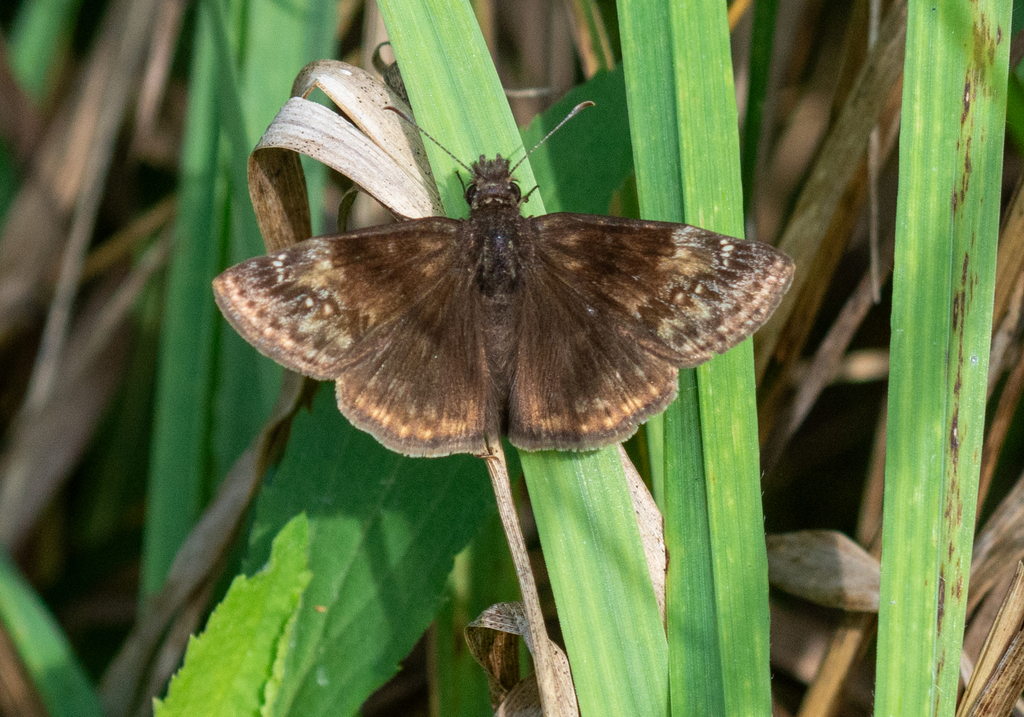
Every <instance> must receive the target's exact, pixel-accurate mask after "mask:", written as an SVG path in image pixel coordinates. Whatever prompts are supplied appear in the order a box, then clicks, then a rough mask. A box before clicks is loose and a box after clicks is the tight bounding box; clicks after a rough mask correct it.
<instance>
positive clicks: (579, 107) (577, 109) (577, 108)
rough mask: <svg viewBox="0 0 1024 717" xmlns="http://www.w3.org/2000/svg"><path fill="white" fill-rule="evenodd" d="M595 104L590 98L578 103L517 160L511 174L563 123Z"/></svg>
mask: <svg viewBox="0 0 1024 717" xmlns="http://www.w3.org/2000/svg"><path fill="white" fill-rule="evenodd" d="M593 106H594V103H593V102H591V101H590V100H587V101H586V102H580V103H579V104H578V105H576V106H575V107H573V108H572V111H571V112H570V113H569V114H567V115H566V116H565V119H563V120H562V121H561V122H559V123H558V124H557V125H555V128H554V129H553V130H551V131H550V132H548V133H547V134H546V135H544V137H543V139H541V141H540V142H538V143H537V144H535V145H533V149H531V150H530V151H529V152H527V153H526V154H524V155H523V158H522V159H520V160H519V161H518V162H516V164H515V166H514V167H512V169H510V170H509V174H512V173H513V172H515V171H516V169H518V168H519V165H520V164H522V163H523V162H525V161H526V158H527V157H529V156H530V155H531V154H533V153H534V151H535V150H536V149H537V147H540V146H541V145H542V144H544V143H545V142H547V141H548V138H549V137H551V135H553V134H554V133H555V132H557V131H558V130H560V129H562V125H563V124H565V123H566V122H568V121H569V120H571V119H572V118H573V117H575V116H576V115H578V114H579V113H580V112H582V111H583V110H585V109H586V108H587V107H593Z"/></svg>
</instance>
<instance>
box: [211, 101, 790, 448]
mask: <svg viewBox="0 0 1024 717" xmlns="http://www.w3.org/2000/svg"><path fill="white" fill-rule="evenodd" d="M566 119H568V118H566ZM517 166H518V165H517ZM471 171H472V174H473V179H472V182H471V183H470V184H469V186H468V187H467V188H466V191H465V197H466V202H467V203H468V204H469V207H470V211H469V218H468V219H465V220H458V219H448V218H446V217H428V218H425V219H416V220H408V221H404V222H399V223H397V224H392V225H387V226H380V227H371V228H368V229H361V230H358V231H353V232H349V233H346V234H340V235H337V236H326V237H317V238H313V239H309V240H307V241H304V242H301V243H299V244H296V245H295V246H293V247H290V248H288V249H285V250H283V251H279V252H276V253H275V254H273V255H270V256H260V257H256V258H253V259H249V260H248V261H245V262H242V263H241V264H238V265H236V266H234V267H231V268H230V269H228V270H227V271H225V272H224V273H222V274H221V275H220V276H218V277H217V278H216V279H215V280H214V282H213V287H214V293H215V295H216V299H217V304H218V305H219V306H220V309H221V311H222V312H223V314H224V316H225V317H226V318H227V320H228V321H229V322H230V324H231V325H232V326H233V327H234V328H235V330H236V331H238V333H239V334H241V335H242V337H243V338H245V340H246V341H248V342H249V343H251V344H252V345H253V346H255V347H256V349H257V350H258V351H260V353H262V354H264V355H266V356H269V357H270V358H272V359H274V360H275V361H277V362H278V363H280V364H281V365H283V366H285V367H286V368H288V369H291V370H292V371H296V372H298V373H300V374H303V375H305V376H310V377H312V378H315V379H317V380H320V381H327V380H331V381H335V382H336V386H337V399H338V408H339V409H340V410H341V412H342V413H343V414H344V415H345V416H346V417H347V418H348V419H349V421H351V422H352V424H353V425H355V426H356V427H357V428H360V429H362V430H364V431H367V432H369V433H370V434H372V435H373V436H374V437H375V438H376V439H377V440H379V441H380V442H381V443H382V444H384V445H385V446H386V447H388V448H390V449H391V450H394V451H397V452H400V453H405V454H407V455H413V456H444V455H448V454H452V453H476V454H482V453H485V452H486V450H487V445H488V443H489V442H494V441H496V440H497V439H498V438H499V436H501V435H507V436H508V438H509V441H510V442H511V443H512V445H514V446H516V447H517V448H521V449H525V450H529V451H538V450H547V449H556V450H588V449H593V448H598V447H601V446H605V445H609V444H611V443H615V442H618V441H622V440H624V439H626V438H628V437H629V436H630V435H632V434H633V433H634V432H635V431H636V429H637V426H638V425H639V424H640V423H641V422H643V421H644V420H645V419H647V418H648V417H650V416H652V415H654V414H655V413H658V412H660V411H662V410H663V409H664V408H665V407H666V406H667V405H668V404H669V403H670V402H671V401H672V400H673V399H674V398H675V395H676V387H677V376H678V370H679V368H689V367H693V366H696V365H698V364H701V363H703V362H705V361H707V360H708V359H710V358H711V357H712V356H713V355H714V354H717V353H722V352H724V351H726V350H727V349H729V348H731V347H733V346H735V345H736V344H738V343H739V342H740V341H742V340H743V339H745V338H746V337H748V336H750V334H752V333H753V332H754V331H755V330H756V329H757V328H758V327H760V326H761V325H762V324H763V323H764V322H765V321H766V320H767V319H768V317H769V316H770V315H771V313H772V311H773V310H774V309H775V307H776V306H777V305H778V303H779V301H780V299H781V298H782V295H783V294H784V293H785V292H786V290H787V289H788V288H789V283H790V280H791V278H792V275H793V262H792V261H791V260H790V259H789V257H787V256H786V255H785V254H782V253H781V252H779V251H777V250H776V249H773V248H772V247H770V246H768V245H767V244H762V243H759V242H748V241H740V240H737V239H733V238H731V237H728V236H724V235H722V234H716V233H714V232H710V231H707V230H704V229H699V228H697V227H693V226H689V225H686V224H670V223H665V222H652V221H642V220H637V219H620V218H615V217H602V216H593V215H587V214H571V213H561V214H548V215H545V216H540V217H524V216H522V215H521V214H520V207H521V206H522V204H523V203H524V202H525V201H526V198H524V197H522V196H521V193H520V190H519V186H518V184H517V183H516V182H515V180H514V179H513V178H512V171H514V168H513V169H512V170H510V168H509V162H508V160H506V159H504V158H503V157H502V156H501V155H498V156H496V157H495V158H494V159H493V160H487V159H485V158H484V157H483V156H481V157H480V159H479V161H477V162H474V163H473V166H472V169H471Z"/></svg>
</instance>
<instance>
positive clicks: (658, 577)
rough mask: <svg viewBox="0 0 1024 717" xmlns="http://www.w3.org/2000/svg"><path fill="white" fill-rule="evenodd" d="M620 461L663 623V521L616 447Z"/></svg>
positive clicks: (665, 567)
mask: <svg viewBox="0 0 1024 717" xmlns="http://www.w3.org/2000/svg"><path fill="white" fill-rule="evenodd" d="M619 458H620V459H621V460H622V467H623V469H624V470H625V472H626V484H627V485H628V486H629V495H630V497H631V498H632V499H633V512H635V513H636V522H637V527H639V528H640V542H641V543H643V546H644V556H645V557H646V558H647V570H648V573H649V574H650V576H651V583H653V585H654V597H655V599H656V600H657V601H658V613H659V614H660V615H661V622H662V624H665V576H666V574H667V571H668V552H667V550H666V548H665V518H664V516H662V514H661V511H660V510H658V504H657V503H655V502H654V496H652V495H651V492H650V491H649V490H647V484H646V483H644V481H643V478H641V477H640V474H639V473H638V472H637V470H636V467H635V466H634V465H633V462H632V461H631V460H629V456H628V455H627V454H626V449H625V448H623V447H622V446H619Z"/></svg>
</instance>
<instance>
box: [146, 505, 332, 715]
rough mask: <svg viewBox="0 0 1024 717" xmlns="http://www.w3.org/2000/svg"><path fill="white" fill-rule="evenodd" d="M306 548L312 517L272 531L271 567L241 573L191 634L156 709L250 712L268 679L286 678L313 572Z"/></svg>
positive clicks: (170, 712) (254, 709) (256, 706)
mask: <svg viewBox="0 0 1024 717" xmlns="http://www.w3.org/2000/svg"><path fill="white" fill-rule="evenodd" d="M308 549H309V524H308V522H307V520H306V517H305V516H304V515H299V516H296V517H295V518H293V519H292V520H291V521H290V522H289V523H288V524H287V525H286V526H285V527H284V528H283V529H282V530H281V532H280V533H279V534H278V535H277V537H275V538H274V541H273V547H272V548H271V551H270V560H269V562H268V563H267V565H266V567H265V568H264V569H263V570H261V571H260V572H258V573H257V574H255V575H253V576H252V577H246V576H244V575H239V576H238V577H236V578H235V579H234V580H233V581H232V583H231V587H230V588H229V589H228V592H227V595H225V596H224V599H223V600H222V601H221V603H220V605H218V606H217V608H216V609H215V610H214V611H213V614H212V615H210V619H209V621H208V622H207V623H206V629H205V630H204V631H203V634H202V635H200V636H199V637H193V638H191V639H190V640H189V646H188V652H187V653H186V654H185V664H184V665H183V666H182V668H181V669H180V670H179V671H178V673H177V674H175V676H174V677H173V678H172V679H171V684H170V687H169V688H168V692H167V698H166V699H165V700H163V701H160V700H157V701H156V704H155V714H156V717H174V716H175V715H182V717H186V716H187V717H203V715H210V717H232V715H239V717H241V716H242V715H245V716H247V717H248V716H251V715H253V714H255V713H257V712H258V711H260V709H261V706H262V705H263V700H264V696H265V694H266V691H267V686H268V684H269V683H271V682H272V681H276V680H278V679H279V678H280V676H279V674H276V671H275V667H276V664H277V660H278V657H279V653H280V649H281V646H282V644H287V642H288V638H289V633H290V626H291V625H292V624H293V616H294V615H295V613H296V610H297V608H298V605H299V599H300V598H301V596H302V592H303V590H305V588H306V585H307V584H309V581H310V578H311V577H312V573H311V572H310V571H309V569H308V567H307V563H308V561H307V551H308ZM271 692H272V690H271Z"/></svg>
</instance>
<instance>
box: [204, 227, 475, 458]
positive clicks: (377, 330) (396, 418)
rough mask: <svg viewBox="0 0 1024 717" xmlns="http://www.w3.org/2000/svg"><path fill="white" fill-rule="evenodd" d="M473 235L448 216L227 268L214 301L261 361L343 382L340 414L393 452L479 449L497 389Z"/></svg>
mask: <svg viewBox="0 0 1024 717" xmlns="http://www.w3.org/2000/svg"><path fill="white" fill-rule="evenodd" d="M466 234H467V232H466V225H465V223H463V222H458V221H454V220H449V219H445V218H441V217H438V218H432V219H425V220H420V221H417V222H406V223H402V224H397V225H392V226H388V227H377V228H373V229H367V230H362V231H358V232H353V233H351V234H346V235H342V236H337V237H322V238H317V239H310V240H307V241H305V242H301V243H300V244H297V245H295V246H294V247H291V248H289V249H287V250H284V251H282V252H277V253H275V254H272V255H270V256H263V257H256V258H254V259H250V260H248V261H246V262H243V263H242V264H239V265H237V266H235V267H232V268H231V269H228V270H227V271H225V272H224V273H223V274H221V275H220V276H219V277H218V278H217V279H216V280H215V282H214V292H215V295H216V298H217V303H218V305H219V306H220V307H221V310H222V311H223V313H224V315H225V316H226V317H227V318H228V321H229V322H230V323H231V325H232V326H233V327H234V328H235V329H236V330H237V331H238V332H239V333H240V334H241V335H242V336H243V337H244V338H245V339H246V340H248V341H249V342H250V343H252V344H253V345H254V346H255V347H256V348H257V349H259V350H260V352H261V353H263V354H264V355H266V356H269V357H270V358H272V359H274V360H275V361H277V362H279V363H281V364H282V365H284V366H285V367H287V368H289V369H292V370H294V371H297V372H299V373H302V374H304V375H307V376H311V377H313V378H316V379H319V380H334V381H337V396H338V407H339V408H340V410H341V411H342V413H343V414H345V416H346V417H347V418H348V419H349V420H350V421H351V422H352V423H353V424H354V425H356V426H357V427H359V428H361V429H363V430H365V431H368V432H369V433H371V434H373V435H374V436H375V437H376V438H377V439H378V440H380V442H381V443H383V444H384V445H385V446H387V447H388V448H391V449H393V450H396V451H400V452H402V453H406V454H409V455H447V454H449V453H453V452H479V451H481V450H482V449H483V447H484V440H483V434H484V417H485V410H486V401H487V395H486V387H487V382H486V380H485V376H484V373H483V372H484V363H483V361H484V359H483V346H482V344H481V339H480V336H479V332H478V331H477V330H476V327H477V326H478V325H479V322H480V316H479V297H478V294H477V293H476V292H475V291H474V289H473V281H472V277H473V273H472V269H471V266H470V264H469V259H468V250H467V247H466V246H465V242H466V241H468V237H467V236H466ZM442 387H443V389H442Z"/></svg>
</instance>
